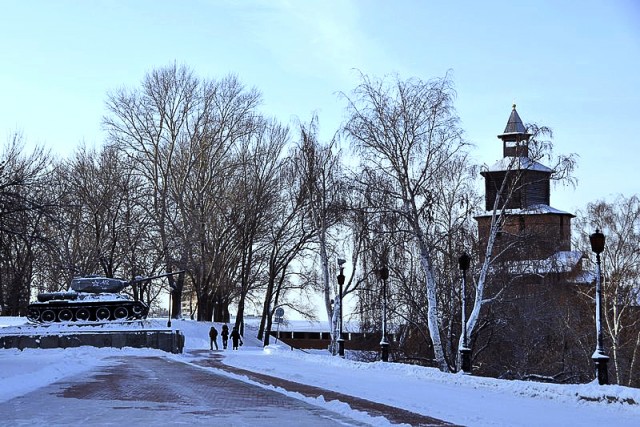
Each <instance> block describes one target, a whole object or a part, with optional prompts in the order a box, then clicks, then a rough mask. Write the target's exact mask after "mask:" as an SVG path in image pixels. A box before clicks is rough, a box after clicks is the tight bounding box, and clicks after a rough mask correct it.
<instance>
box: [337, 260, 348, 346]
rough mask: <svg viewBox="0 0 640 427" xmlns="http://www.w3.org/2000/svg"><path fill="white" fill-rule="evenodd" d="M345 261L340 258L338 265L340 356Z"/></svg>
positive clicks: (342, 343) (342, 342)
mask: <svg viewBox="0 0 640 427" xmlns="http://www.w3.org/2000/svg"><path fill="white" fill-rule="evenodd" d="M345 262H347V261H346V260H344V259H340V258H338V266H339V267H340V274H338V287H339V292H340V305H339V306H338V307H339V310H340V318H339V319H338V322H340V323H339V326H338V355H340V357H344V339H343V338H342V285H344V274H343V270H344V263H345Z"/></svg>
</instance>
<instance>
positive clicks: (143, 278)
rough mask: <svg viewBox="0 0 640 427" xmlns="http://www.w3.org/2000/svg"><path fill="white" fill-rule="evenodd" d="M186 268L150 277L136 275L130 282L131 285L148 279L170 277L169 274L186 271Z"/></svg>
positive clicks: (173, 274)
mask: <svg viewBox="0 0 640 427" xmlns="http://www.w3.org/2000/svg"><path fill="white" fill-rule="evenodd" d="M184 272H185V270H180V271H174V272H172V273H163V274H158V275H157V276H150V277H136V278H135V279H133V280H132V281H131V282H129V284H131V285H135V284H136V283H142V282H146V281H147V280H153V279H160V278H162V277H169V276H175V275H176V274H182V273H184Z"/></svg>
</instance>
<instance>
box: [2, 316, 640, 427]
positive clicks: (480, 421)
mask: <svg viewBox="0 0 640 427" xmlns="http://www.w3.org/2000/svg"><path fill="white" fill-rule="evenodd" d="M25 323H26V320H25V319H22V318H7V317H0V333H2V334H7V333H17V332H18V331H21V332H24V330H25V329H31V328H33V332H34V333H38V334H42V333H57V332H59V331H62V330H69V329H73V328H74V326H68V325H67V326H63V325H51V326H49V327H44V326H36V327H28V326H25ZM144 325H145V327H146V328H153V329H162V328H166V319H151V320H148V321H146V322H145V323H144ZM210 325H211V324H210V323H207V322H194V321H190V320H177V321H176V320H174V321H172V328H173V329H177V330H180V331H182V332H183V333H184V334H185V338H186V341H185V353H184V354H181V355H174V354H169V353H164V352H162V351H159V350H151V349H132V348H125V349H111V348H92V347H78V348H69V349H64V350H63V349H47V350H43V349H25V350H23V351H20V350H16V349H2V350H0V381H1V382H2V388H1V389H0V404H1V403H2V402H6V401H8V400H10V399H13V398H14V397H18V396H22V395H24V394H26V393H28V392H30V391H33V390H36V389H38V388H40V387H44V386H46V385H48V384H51V383H53V382H56V381H59V380H61V379H63V378H65V377H68V376H72V375H75V374H78V373H81V372H86V371H90V370H92V369H94V368H95V367H97V366H102V365H106V364H108V363H110V359H109V357H111V356H114V355H117V356H132V357H138V356H149V355H162V356H163V357H167V358H170V359H173V360H176V361H179V362H182V363H193V362H194V356H193V355H192V354H190V353H189V350H194V349H208V348H209V339H208V330H209V327H210ZM140 326H141V322H133V323H129V324H127V325H109V326H104V328H108V329H117V328H140ZM216 326H221V325H217V324H216ZM85 328H86V327H85ZM253 336H255V325H251V324H249V325H248V326H247V330H246V333H245V337H244V346H243V347H241V349H240V350H239V351H224V352H222V354H223V355H224V363H226V364H228V365H230V366H235V367H238V368H242V369H246V370H250V371H256V372H261V373H264V374H268V375H271V376H277V377H281V378H284V379H288V380H290V381H295V382H298V383H304V384H309V385H314V386H317V387H322V388H325V389H328V390H335V391H339V392H341V393H344V394H350V395H353V396H357V397H361V398H364V399H368V400H372V401H377V402H380V403H385V404H388V405H392V406H396V407H399V408H403V409H406V410H409V411H413V412H417V413H421V414H424V415H427V416H431V417H436V418H440V419H443V420H446V421H449V422H452V423H456V424H462V425H473V426H489V425H491V426H501V425H502V426H540V425H582V426H589V425H616V426H617V427H623V426H637V425H639V421H638V420H640V390H639V389H634V388H628V387H622V386H616V385H608V386H600V385H598V384H597V382H596V381H595V380H594V381H593V382H591V383H589V384H576V385H558V384H545V383H535V382H523V381H507V380H497V379H492V378H482V377H476V376H473V375H464V374H446V373H442V372H439V371H438V370H437V369H434V368H424V367H419V366H412V365H403V364H397V363H384V362H375V363H364V362H357V361H354V360H349V357H350V356H352V354H351V353H350V352H349V351H347V358H346V359H342V358H340V357H336V356H331V355H329V353H328V352H326V351H313V352H308V353H305V352H302V351H292V350H290V348H289V347H288V346H286V345H282V344H281V343H277V344H274V345H271V346H268V347H266V348H262V346H261V344H260V342H259V341H258V340H257V339H255V338H253ZM202 369H208V368H202ZM229 375H232V374H229ZM245 381H249V380H248V379H246V378H245ZM280 391H281V392H283V393H285V394H288V395H291V396H292V397H295V398H298V399H303V400H306V401H312V403H314V404H315V405H318V406H323V407H326V408H327V409H331V410H334V411H340V412H344V411H348V410H349V408H348V407H346V405H345V404H342V403H337V402H326V401H325V400H324V398H323V397H319V398H317V399H310V398H304V397H301V396H300V395H299V394H297V393H289V392H286V391H283V390H280ZM159 417H161V418H159V419H158V421H162V419H166V413H163V414H159Z"/></svg>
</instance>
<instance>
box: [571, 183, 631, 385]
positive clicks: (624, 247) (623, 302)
mask: <svg viewBox="0 0 640 427" xmlns="http://www.w3.org/2000/svg"><path fill="white" fill-rule="evenodd" d="M596 229H600V230H601V231H602V233H604V235H605V236H606V248H605V251H604V252H603V253H602V267H603V304H604V310H603V314H604V316H603V321H604V330H605V331H606V335H608V337H609V339H610V346H611V347H610V349H611V358H612V365H613V368H614V375H615V379H616V383H618V384H621V385H626V386H631V387H638V386H640V381H639V380H638V372H639V371H640V317H639V316H638V314H639V313H640V249H639V248H640V198H639V197H638V195H632V196H630V197H625V196H622V195H619V196H618V197H616V198H615V199H614V200H613V201H612V202H607V201H604V200H601V201H597V202H593V203H589V204H588V205H587V207H586V210H585V212H584V213H581V215H580V221H579V223H578V230H579V235H578V239H577V242H576V244H577V246H578V247H580V248H581V249H582V250H583V252H584V253H585V254H590V253H591V248H590V246H589V244H588V236H589V234H591V233H593V232H594V231H595V230H596ZM589 259H591V257H589ZM592 267H593V268H592V270H595V266H593V264H592Z"/></svg>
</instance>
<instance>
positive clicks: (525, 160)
mask: <svg viewBox="0 0 640 427" xmlns="http://www.w3.org/2000/svg"><path fill="white" fill-rule="evenodd" d="M508 170H530V171H538V172H547V173H551V172H553V169H550V168H548V167H547V166H545V165H543V164H542V163H538V162H536V161H535V160H532V159H530V158H529V157H523V156H521V157H503V158H502V159H500V160H498V161H497V162H495V163H494V164H493V165H491V166H490V167H489V168H488V169H487V172H506V171H508Z"/></svg>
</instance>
